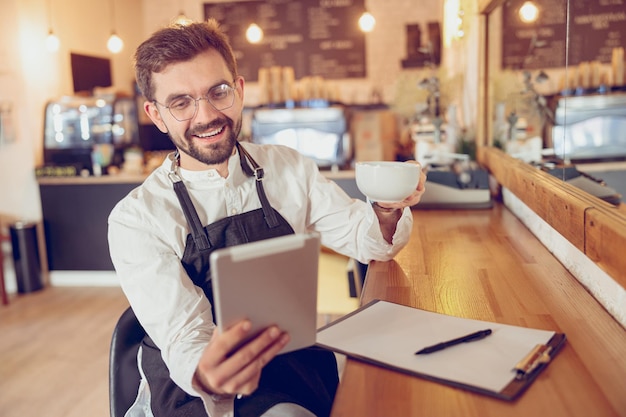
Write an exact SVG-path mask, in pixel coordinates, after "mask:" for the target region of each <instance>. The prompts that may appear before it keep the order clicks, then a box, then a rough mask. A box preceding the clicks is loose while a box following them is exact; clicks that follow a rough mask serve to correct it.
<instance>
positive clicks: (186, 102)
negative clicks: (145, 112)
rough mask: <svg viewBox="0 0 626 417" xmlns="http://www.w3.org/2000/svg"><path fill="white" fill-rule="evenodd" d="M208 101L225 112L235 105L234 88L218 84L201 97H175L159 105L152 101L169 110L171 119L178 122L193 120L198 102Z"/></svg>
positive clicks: (216, 108)
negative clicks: (167, 102)
mask: <svg viewBox="0 0 626 417" xmlns="http://www.w3.org/2000/svg"><path fill="white" fill-rule="evenodd" d="M200 100H206V101H208V102H209V103H210V104H211V106H213V108H214V109H215V110H217V111H222V110H226V109H228V108H230V107H232V106H233V104H234V103H235V87H232V86H230V85H228V84H220V85H216V86H215V87H213V88H211V89H210V90H209V91H208V92H207V94H206V95H205V96H203V97H198V98H193V97H191V96H190V95H185V96H180V97H176V98H175V99H173V100H172V101H170V102H169V104H167V105H165V104H161V103H159V102H158V101H156V100H153V101H154V103H155V104H158V105H160V106H162V107H165V108H166V109H168V110H169V112H170V114H171V115H172V117H173V118H174V119H176V120H178V121H179V122H184V121H186V120H191V119H193V118H194V117H195V116H196V114H197V113H198V102H199V101H200Z"/></svg>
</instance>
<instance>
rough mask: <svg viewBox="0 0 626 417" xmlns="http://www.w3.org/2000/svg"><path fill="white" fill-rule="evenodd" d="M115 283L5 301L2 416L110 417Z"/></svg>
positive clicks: (0, 324) (119, 300)
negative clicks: (113, 284) (109, 370)
mask: <svg viewBox="0 0 626 417" xmlns="http://www.w3.org/2000/svg"><path fill="white" fill-rule="evenodd" d="M127 306H128V302H127V301H126V298H125V297H124V295H123V294H122V291H121V289H119V288H116V287H97V288H68V287H49V288H46V289H44V290H42V291H38V292H35V293H30V294H23V295H20V296H16V295H13V296H12V297H11V304H10V305H9V306H0V416H2V417H25V416H46V417H86V416H89V417H107V416H108V415H109V399H108V392H109V391H108V358H109V343H110V341H111V333H112V331H113V327H114V326H115V323H116V321H117V318H118V317H119V315H120V314H121V313H122V311H124V309H125V308H126V307H127Z"/></svg>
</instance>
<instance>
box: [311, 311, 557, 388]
mask: <svg viewBox="0 0 626 417" xmlns="http://www.w3.org/2000/svg"><path fill="white" fill-rule="evenodd" d="M485 329H491V330H492V333H491V335H489V336H487V337H486V338H484V339H481V340H478V341H474V342H469V343H461V344H459V345H456V346H453V347H448V348H446V349H444V350H441V351H438V352H433V353H429V354H422V355H416V354H415V352H417V351H418V350H420V349H422V348H424V347H426V346H431V345H435V344H437V343H440V342H444V341H447V340H452V339H455V338H458V337H461V336H465V335H467V334H470V333H473V332H476V331H479V330H485ZM554 334H555V332H553V331H546V330H537V329H529V328H525V327H518V326H509V325H504V324H498V323H493V322H486V321H479V320H471V319H464V318H459V317H454V316H448V315H444V314H438V313H432V312H428V311H424V310H419V309H416V308H411V307H407V306H403V305H399V304H394V303H390V302H386V301H378V302H376V303H374V304H372V305H370V306H369V307H367V308H365V309H363V310H360V311H358V312H357V313H356V314H354V315H351V316H349V317H348V318H344V319H340V320H339V321H337V322H335V323H331V324H330V325H329V326H327V327H324V328H322V329H320V330H319V331H318V334H317V343H318V344H320V345H323V346H325V347H328V348H329V349H332V350H338V351H341V352H344V353H346V354H348V355H350V354H352V355H354V356H361V357H365V358H368V359H370V360H373V361H376V362H379V363H382V364H387V365H389V366H392V367H399V368H402V369H406V370H408V371H413V372H418V373H421V374H425V375H428V376H431V377H436V378H440V379H444V380H448V381H452V382H457V383H461V384H466V385H469V386H473V387H477V388H482V389H485V390H488V391H493V392H500V391H502V390H503V389H504V388H505V387H506V386H507V385H508V383H509V382H510V381H511V380H512V379H514V378H515V375H516V372H515V371H514V367H515V365H516V364H517V363H518V362H519V361H520V360H522V359H523V358H524V357H525V356H526V355H527V354H528V353H529V352H530V351H531V350H532V349H533V348H534V347H535V346H536V345H538V344H546V343H548V341H549V340H550V338H552V336H553V335H554Z"/></svg>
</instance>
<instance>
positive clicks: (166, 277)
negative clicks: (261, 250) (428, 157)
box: [109, 20, 425, 417]
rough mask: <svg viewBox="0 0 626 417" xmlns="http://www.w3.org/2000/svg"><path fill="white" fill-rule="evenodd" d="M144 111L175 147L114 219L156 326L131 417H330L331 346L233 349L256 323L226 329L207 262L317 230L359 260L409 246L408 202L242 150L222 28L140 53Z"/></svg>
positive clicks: (253, 149)
mask: <svg viewBox="0 0 626 417" xmlns="http://www.w3.org/2000/svg"><path fill="white" fill-rule="evenodd" d="M135 69H136V76H137V82H138V84H139V87H140V89H141V91H142V93H143V95H144V96H145V98H146V101H145V103H144V110H145V112H146V113H147V114H148V116H149V117H150V118H151V119H152V121H153V122H154V123H155V125H156V126H157V127H158V128H159V129H160V130H161V131H163V132H167V133H168V134H169V136H170V138H171V140H172V142H173V143H174V144H175V146H176V148H177V152H176V153H173V154H171V155H169V156H168V158H167V159H166V160H165V161H164V162H163V164H162V166H160V167H159V168H157V169H156V170H155V171H154V172H153V173H152V174H151V175H150V176H149V177H148V178H147V179H146V180H145V182H144V183H143V184H142V185H141V186H140V187H138V188H137V189H135V190H134V191H132V192H131V193H130V194H129V195H128V196H127V197H125V198H124V199H123V200H122V201H121V202H120V203H118V205H117V206H116V207H115V209H114V210H113V211H112V213H111V215H110V218H109V246H110V250H111V257H112V260H113V263H114V265H115V269H116V271H117V275H118V277H119V279H120V282H121V285H122V288H123V290H124V292H125V294H126V296H127V297H128V300H129V302H130V304H131V306H132V308H133V310H134V313H135V314H136V316H137V318H138V319H139V321H140V323H141V324H142V326H143V327H144V329H145V330H146V332H147V334H148V336H149V337H146V339H145V340H144V342H143V344H142V347H141V349H140V353H139V358H138V360H139V365H140V372H141V374H142V377H143V378H142V383H141V387H140V390H139V394H138V400H137V403H136V404H135V405H134V406H133V409H132V412H131V413H129V415H133V416H141V415H147V416H151V415H154V416H157V417H158V416H167V417H173V416H206V415H209V416H226V415H229V416H232V415H235V416H259V415H263V416H309V417H310V416H326V415H328V414H329V413H330V407H331V405H332V401H333V398H334V394H335V389H336V386H337V382H338V377H337V367H336V362H335V359H334V356H333V354H332V353H331V352H328V351H324V350H321V349H318V348H309V349H303V350H300V351H296V352H293V353H289V354H284V355H278V356H276V354H277V352H279V351H280V350H281V348H282V347H283V346H285V344H286V343H287V342H288V340H289V335H288V334H286V333H284V332H282V331H281V329H278V328H276V327H275V326H274V327H271V328H268V329H266V330H265V331H264V332H263V333H261V334H260V335H258V336H257V337H255V338H254V339H252V341H250V342H248V343H246V344H244V345H243V346H241V347H239V348H237V349H235V347H236V346H238V345H239V342H240V341H242V340H243V339H245V338H246V335H247V332H248V331H249V330H250V323H249V322H248V321H245V320H244V321H242V322H240V323H238V324H237V325H235V326H233V327H231V328H229V329H217V328H216V326H215V324H214V320H213V312H212V293H211V282H210V271H209V262H208V260H209V254H210V253H211V252H212V251H213V250H214V249H216V248H219V247H224V246H230V245H236V244H242V243H245V242H250V241H255V240H261V239H267V238H271V237H276V236H281V235H285V234H289V233H304V232H307V231H317V232H319V233H320V236H321V242H322V244H323V245H325V246H327V247H329V248H331V249H333V250H335V251H337V252H339V253H343V254H345V255H347V256H350V257H354V258H356V259H358V260H360V261H361V262H368V261H369V260H371V259H378V260H388V259H391V258H392V257H393V256H394V255H395V254H396V253H397V252H398V251H399V250H400V249H401V248H402V247H403V246H404V245H405V244H406V242H407V240H408V237H409V232H410V229H411V226H412V217H411V212H410V208H408V207H409V206H411V205H414V204H416V203H417V202H418V201H419V199H420V197H421V195H422V193H423V191H424V181H425V176H424V175H422V178H421V181H420V184H419V185H418V187H417V189H416V190H415V192H414V193H413V194H412V195H411V196H410V197H408V198H407V199H406V200H405V201H403V202H401V203H394V204H387V205H383V204H380V205H374V206H372V205H369V204H367V203H365V202H362V201H357V200H353V199H351V198H349V197H348V196H347V195H346V194H345V193H344V192H343V191H342V190H341V189H340V188H339V187H338V186H337V185H336V184H334V183H332V182H330V181H328V180H327V179H325V177H324V176H323V175H321V174H320V173H319V171H318V169H317V166H316V165H315V163H314V162H312V161H311V160H308V159H306V158H303V157H302V156H301V155H300V154H299V153H298V152H296V151H295V150H292V149H290V148H287V147H282V146H267V145H257V144H251V143H244V144H241V143H238V141H237V137H238V135H239V133H240V130H241V123H242V108H243V98H244V84H245V83H244V79H243V78H242V77H241V76H239V75H238V73H237V64H236V62H235V59H234V56H233V52H232V50H231V47H230V45H229V43H228V41H227V38H226V37H225V35H224V34H223V33H222V32H221V31H220V30H219V28H218V25H217V23H216V22H215V21H213V20H210V21H208V22H204V23H194V24H191V25H189V26H173V27H169V28H165V29H162V30H160V31H157V32H156V33H154V34H153V35H152V36H151V37H150V38H149V39H148V40H146V41H145V42H144V43H143V44H142V45H140V46H139V48H138V49H137V51H136V54H135Z"/></svg>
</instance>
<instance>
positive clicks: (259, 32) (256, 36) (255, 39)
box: [246, 23, 263, 43]
mask: <svg viewBox="0 0 626 417" xmlns="http://www.w3.org/2000/svg"><path fill="white" fill-rule="evenodd" d="M246 39H247V40H248V42H250V43H259V42H261V40H262V39H263V29H261V28H260V27H259V25H257V24H256V23H251V24H250V26H248V29H247V30H246Z"/></svg>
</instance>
